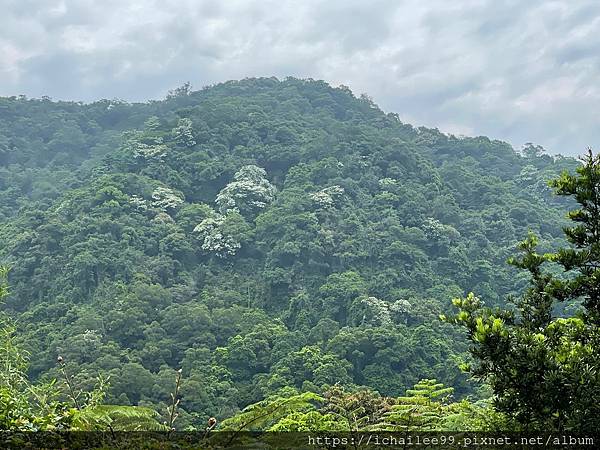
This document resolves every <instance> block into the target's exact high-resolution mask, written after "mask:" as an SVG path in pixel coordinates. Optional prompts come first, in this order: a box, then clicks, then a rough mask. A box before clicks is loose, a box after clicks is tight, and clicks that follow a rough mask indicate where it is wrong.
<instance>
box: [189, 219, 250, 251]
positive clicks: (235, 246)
mask: <svg viewBox="0 0 600 450" xmlns="http://www.w3.org/2000/svg"><path fill="white" fill-rule="evenodd" d="M249 230H250V227H249V226H248V224H247V223H246V221H245V220H244V218H243V217H242V216H241V215H240V214H239V213H238V212H237V211H230V212H228V213H227V214H225V215H223V214H216V213H215V214H214V215H213V216H211V217H207V218H206V219H204V220H203V221H202V222H200V223H199V224H198V225H197V226H196V228H194V233H196V234H197V235H198V239H199V240H200V242H201V248H202V250H204V251H205V252H207V253H211V254H214V255H215V256H218V257H219V258H225V257H227V256H233V255H235V254H236V253H237V251H238V250H239V249H240V248H241V247H242V241H243V240H244V239H245V238H246V237H247V234H248V232H249Z"/></svg>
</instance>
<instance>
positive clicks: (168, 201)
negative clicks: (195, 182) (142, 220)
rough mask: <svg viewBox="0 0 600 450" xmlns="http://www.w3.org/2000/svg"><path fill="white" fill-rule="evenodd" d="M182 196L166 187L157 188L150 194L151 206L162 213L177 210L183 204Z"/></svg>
mask: <svg viewBox="0 0 600 450" xmlns="http://www.w3.org/2000/svg"><path fill="white" fill-rule="evenodd" d="M183 201H184V199H183V195H182V194H181V193H179V192H175V191H174V190H173V189H170V188H168V187H163V186H159V187H157V188H156V189H154V192H152V206H153V207H154V208H156V209H159V210H161V211H163V212H170V211H173V210H174V209H177V208H178V207H179V206H180V205H181V204H182V203H183Z"/></svg>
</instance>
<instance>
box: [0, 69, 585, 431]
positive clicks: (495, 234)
mask: <svg viewBox="0 0 600 450" xmlns="http://www.w3.org/2000/svg"><path fill="white" fill-rule="evenodd" d="M542 150H543V149H541V148H540V147H536V146H534V145H531V144H530V145H527V146H526V147H525V148H524V149H523V150H522V151H521V152H515V150H514V149H513V148H512V147H511V146H510V145H508V144H506V143H504V142H501V141H496V140H490V139H488V138H486V137H473V138H471V137H456V136H451V135H446V134H443V133H441V132H439V131H438V130H435V129H427V128H422V127H421V128H415V127H413V126H411V125H408V124H405V123H403V122H402V121H401V120H400V119H399V116H398V115H397V114H386V113H384V112H383V111H381V110H380V109H379V108H378V107H377V106H376V105H375V104H374V103H373V102H372V101H371V100H370V99H369V98H368V97H367V96H362V97H360V98H356V97H355V96H354V95H353V94H352V92H351V91H350V90H349V89H348V88H346V87H343V86H342V87H338V88H333V87H331V86H329V85H328V84H326V83H324V82H321V81H314V80H300V79H293V78H288V79H285V80H282V81H280V80H278V79H275V78H261V79H246V80H242V81H231V82H227V83H223V84H219V85H216V86H210V87H207V88H204V89H202V90H200V91H195V92H192V91H190V90H189V87H188V86H184V87H182V88H180V89H176V90H175V91H173V92H172V93H170V95H169V96H168V97H167V98H166V99H165V100H162V101H149V102H147V103H135V104H130V103H127V102H124V101H120V100H101V101H98V102H95V103H91V104H83V103H75V102H55V101H52V100H51V99H49V98H42V99H27V98H25V97H10V98H0V218H1V221H2V224H1V226H0V262H2V263H3V264H5V265H8V266H10V267H11V272H10V277H9V282H10V286H11V295H10V296H9V297H8V299H7V300H6V301H5V303H4V305H3V309H4V310H5V311H6V312H8V313H9V314H10V315H12V316H14V317H16V318H17V319H18V324H19V336H20V339H21V341H22V344H23V345H24V346H25V347H26V348H27V349H28V351H29V352H30V354H31V355H32V358H31V365H30V372H31V376H32V377H33V378H36V379H46V378H52V377H56V376H57V374H58V370H59V368H58V367H57V365H56V358H57V356H59V355H60V356H61V357H62V358H63V360H64V361H65V366H66V367H67V368H68V370H69V371H70V373H73V374H74V378H75V380H76V382H77V383H78V384H79V385H80V386H82V387H88V388H89V387H90V385H91V384H93V382H94V379H95V377H96V376H97V374H98V373H102V374H106V375H109V376H110V391H109V399H108V401H109V402H110V403H118V404H122V405H125V404H136V405H137V404H139V405H142V406H152V407H159V405H162V404H163V403H164V402H165V401H166V400H168V397H169V392H170V391H171V390H172V384H173V376H172V374H173V370H174V369H178V368H182V370H183V379H184V383H183V384H182V391H181V395H182V401H181V410H182V416H181V421H182V423H183V424H184V425H185V424H195V425H198V424H203V423H205V421H206V419H207V418H208V417H210V416H216V417H218V418H220V417H227V416H229V415H231V414H233V413H235V412H236V411H238V410H239V409H240V408H243V407H244V406H246V405H248V404H250V403H254V402H257V401H259V400H261V399H262V398H265V397H266V396H268V395H270V394H272V393H275V392H278V391H279V390H280V389H282V388H286V387H295V388H297V389H299V390H314V391H319V390H320V389H322V387H323V386H328V385H333V384H335V383H340V384H343V385H347V386H353V385H359V386H368V387H371V388H372V389H375V390H377V391H379V392H380V393H382V394H384V395H390V396H397V395H400V394H401V393H403V392H404V391H405V390H406V388H409V387H411V386H412V385H413V384H415V383H416V382H417V381H418V380H420V379H423V378H437V379H438V380H440V381H442V382H443V383H444V384H445V385H447V386H452V387H454V388H455V393H456V394H457V395H458V396H460V395H467V394H470V395H477V392H478V386H477V385H476V384H475V383H473V382H472V381H469V380H467V378H466V376H465V375H464V374H462V373H461V371H460V370H459V368H458V365H459V363H460V361H462V360H463V359H465V358H467V356H466V349H467V342H466V340H465V339H464V336H463V334H461V333H460V332H458V331H457V330H456V329H455V328H454V327H452V326H450V325H448V324H444V323H442V322H440V321H439V320H438V315H439V314H441V313H443V312H445V311H446V310H447V309H448V308H449V305H450V301H451V299H452V298H453V297H456V296H460V295H463V294H465V293H466V292H468V291H474V292H477V293H478V295H479V296H480V297H481V298H482V299H483V300H484V301H485V302H486V303H487V304H490V305H500V304H503V303H504V302H505V300H506V298H507V296H508V295H510V294H511V293H515V292H518V291H521V290H523V288H524V287H525V285H526V284H527V277H526V275H523V274H521V273H519V272H518V271H516V269H514V268H511V267H510V266H508V265H507V264H506V259H507V258H508V257H509V256H510V254H511V253H512V252H513V250H514V248H515V244H516V243H517V242H518V241H520V240H522V239H523V237H524V236H525V235H526V234H527V232H528V230H532V231H534V232H535V233H536V234H538V235H539V236H541V239H542V248H543V249H555V248H557V247H558V246H559V245H560V244H562V243H563V242H564V241H563V237H562V231H561V227H562V226H563V225H564V221H563V220H561V219H560V218H561V217H564V214H565V212H566V211H567V209H568V206H569V204H568V203H567V200H565V199H561V198H558V197H555V196H553V195H552V194H551V191H550V189H549V188H548V187H547V184H546V182H547V180H549V179H550V178H553V177H555V176H556V175H558V174H559V173H560V172H561V171H563V170H565V169H567V170H573V169H574V168H575V167H577V165H578V162H577V161H576V160H574V159H572V158H566V157H562V156H550V155H547V154H544V153H543V151H542Z"/></svg>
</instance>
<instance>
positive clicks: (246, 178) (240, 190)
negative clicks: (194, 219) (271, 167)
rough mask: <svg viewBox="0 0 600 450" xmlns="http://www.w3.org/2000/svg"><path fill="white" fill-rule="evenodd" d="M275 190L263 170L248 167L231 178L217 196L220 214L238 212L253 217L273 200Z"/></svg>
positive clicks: (252, 166)
mask: <svg viewBox="0 0 600 450" xmlns="http://www.w3.org/2000/svg"><path fill="white" fill-rule="evenodd" d="M275 193H276V188H275V186H273V185H272V184H271V183H270V182H269V180H267V172H266V171H265V169H263V168H261V167H258V166H254V165H248V166H244V167H242V168H241V169H240V170H238V171H237V172H236V173H235V175H234V176H233V181H232V182H231V183H229V184H228V185H227V186H225V187H224V188H223V189H222V190H221V192H219V194H218V195H217V199H216V201H215V202H216V204H217V206H218V208H219V211H220V212H221V214H226V213H227V212H228V211H239V212H240V214H242V215H243V216H244V217H248V216H254V215H255V214H256V213H257V212H258V211H260V210H261V209H263V208H265V207H266V206H267V205H268V204H269V203H271V202H272V201H273V199H274V198H275Z"/></svg>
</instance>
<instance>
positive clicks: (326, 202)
mask: <svg viewBox="0 0 600 450" xmlns="http://www.w3.org/2000/svg"><path fill="white" fill-rule="evenodd" d="M343 195H344V188H343V187H341V186H337V185H335V186H329V187H326V188H324V189H321V190H320V191H317V192H313V193H312V194H310V198H311V200H312V201H313V202H314V203H315V204H316V205H317V207H318V208H324V209H326V208H332V207H334V206H335V205H336V203H337V202H338V201H339V199H340V198H341V197H342V196H343Z"/></svg>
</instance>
